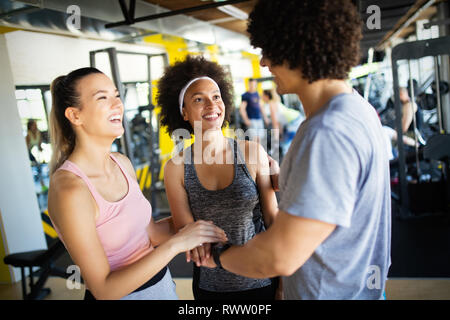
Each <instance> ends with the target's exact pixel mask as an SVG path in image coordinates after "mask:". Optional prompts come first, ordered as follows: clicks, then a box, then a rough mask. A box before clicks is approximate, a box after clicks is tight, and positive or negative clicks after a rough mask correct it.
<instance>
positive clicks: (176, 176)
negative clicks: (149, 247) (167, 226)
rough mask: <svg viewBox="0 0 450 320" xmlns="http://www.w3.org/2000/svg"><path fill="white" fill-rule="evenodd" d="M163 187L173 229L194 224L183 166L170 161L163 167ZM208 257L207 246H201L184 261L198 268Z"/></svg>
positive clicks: (189, 253)
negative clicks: (185, 185) (192, 262)
mask: <svg viewBox="0 0 450 320" xmlns="http://www.w3.org/2000/svg"><path fill="white" fill-rule="evenodd" d="M164 185H165V188H166V195H167V200H168V201H169V207H170V212H171V213H172V219H173V225H174V229H175V230H176V231H177V230H179V229H180V228H182V227H184V226H185V225H187V224H189V223H192V222H194V217H193V216H192V213H191V208H190V207H189V200H188V196H187V193H186V190H185V188H184V164H183V163H181V164H175V163H174V162H173V161H172V159H171V160H169V161H168V162H167V163H166V166H165V167H164ZM209 255H210V246H209V244H205V245H202V246H200V247H198V248H195V249H194V250H191V251H190V252H189V251H188V252H186V261H187V262H190V261H191V259H192V260H193V261H194V262H195V263H196V264H197V265H198V266H200V263H201V261H202V260H204V259H205V258H208V257H209Z"/></svg>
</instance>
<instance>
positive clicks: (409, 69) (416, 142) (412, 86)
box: [408, 59, 421, 179]
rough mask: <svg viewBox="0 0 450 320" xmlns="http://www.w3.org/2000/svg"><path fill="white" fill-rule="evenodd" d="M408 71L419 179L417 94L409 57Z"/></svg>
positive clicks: (418, 175)
mask: <svg viewBox="0 0 450 320" xmlns="http://www.w3.org/2000/svg"><path fill="white" fill-rule="evenodd" d="M408 73H409V92H410V93H409V95H410V101H411V111H412V114H413V126H414V148H415V152H416V168H417V179H419V177H420V174H421V172H420V171H421V170H420V162H419V144H418V141H417V133H416V131H417V122H416V112H415V111H414V105H415V104H416V96H415V93H414V83H413V79H412V75H411V60H409V59H408Z"/></svg>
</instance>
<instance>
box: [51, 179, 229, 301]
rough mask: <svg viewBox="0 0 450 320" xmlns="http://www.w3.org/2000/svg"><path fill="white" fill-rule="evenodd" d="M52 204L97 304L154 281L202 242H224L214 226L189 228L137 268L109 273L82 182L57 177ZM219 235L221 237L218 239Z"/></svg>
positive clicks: (135, 265) (57, 223)
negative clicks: (165, 269) (179, 257)
mask: <svg viewBox="0 0 450 320" xmlns="http://www.w3.org/2000/svg"><path fill="white" fill-rule="evenodd" d="M48 199H49V214H50V216H51V218H52V221H53V223H54V224H55V226H56V227H57V228H58V230H59V231H60V233H61V235H62V237H63V239H64V244H65V246H66V248H67V250H68V252H69V254H70V256H71V258H72V259H73V261H74V262H75V264H76V265H78V266H79V268H80V270H81V274H82V276H83V279H84V281H85V283H86V286H87V287H88V288H89V290H90V291H91V292H92V294H93V295H94V296H95V297H96V298H97V299H119V298H122V297H124V296H125V295H127V294H129V293H131V292H133V291H134V290H135V289H137V288H138V287H140V286H141V285H143V284H144V283H145V282H146V281H148V280H149V279H150V278H152V277H153V276H154V275H155V274H156V273H158V272H159V271H160V270H161V269H162V268H163V267H164V266H166V265H167V264H168V263H169V261H170V260H171V259H173V257H175V256H176V255H177V254H178V253H180V252H183V251H186V250H190V249H192V248H194V247H196V246H197V245H198V244H199V243H203V242H216V241H217V240H218V239H219V238H222V239H223V238H224V236H223V235H224V233H223V231H219V230H220V229H219V228H217V227H215V226H213V225H212V224H210V223H207V222H204V221H202V222H200V223H198V224H197V223H196V224H191V225H190V226H188V227H186V228H185V229H184V230H183V232H180V233H178V234H177V235H176V236H174V237H172V238H171V239H170V240H169V241H166V242H165V243H163V244H162V245H161V246H159V247H158V248H156V249H155V250H153V251H151V252H150V253H149V254H147V255H146V256H144V257H143V258H141V259H140V260H138V261H136V262H135V263H132V264H130V265H127V266H125V267H123V268H121V269H120V270H116V271H111V270H110V267H109V263H108V259H107V257H106V254H105V251H104V249H103V246H102V244H101V242H100V240H99V238H98V235H97V230H96V223H95V214H96V211H97V210H98V209H97V206H96V203H95V201H94V199H93V198H92V196H91V194H90V192H89V190H88V189H87V187H86V186H85V185H84V183H83V181H81V180H80V179H79V178H77V177H74V176H70V173H67V172H57V173H55V174H54V175H53V177H52V182H51V185H50V190H49V197H48ZM221 232H222V234H223V235H222V236H219V234H220V233H221ZM222 241H223V240H222Z"/></svg>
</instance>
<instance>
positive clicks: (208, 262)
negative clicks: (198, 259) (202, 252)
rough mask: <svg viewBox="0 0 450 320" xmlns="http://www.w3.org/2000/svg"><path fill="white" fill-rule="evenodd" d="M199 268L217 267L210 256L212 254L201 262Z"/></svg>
mask: <svg viewBox="0 0 450 320" xmlns="http://www.w3.org/2000/svg"><path fill="white" fill-rule="evenodd" d="M201 266H202V267H207V268H217V265H216V263H215V262H214V258H213V256H212V254H211V255H209V257H208V258H207V259H204V260H203V262H202V264H201Z"/></svg>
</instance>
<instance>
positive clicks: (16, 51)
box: [6, 31, 164, 85]
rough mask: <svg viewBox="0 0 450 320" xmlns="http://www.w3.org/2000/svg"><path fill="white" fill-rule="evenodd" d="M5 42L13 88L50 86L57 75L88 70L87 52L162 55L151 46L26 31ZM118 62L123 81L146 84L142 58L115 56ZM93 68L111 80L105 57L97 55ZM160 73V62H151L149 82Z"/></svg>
mask: <svg viewBox="0 0 450 320" xmlns="http://www.w3.org/2000/svg"><path fill="white" fill-rule="evenodd" d="M6 41H7V46H8V51H9V56H10V58H11V69H12V72H13V79H14V84H15V85H37V84H50V83H51V81H52V80H53V79H55V78H56V77H58V76H60V75H63V74H67V73H69V72H70V71H72V70H75V69H78V68H82V67H88V66H89V65H90V63H89V52H90V51H94V50H99V49H105V48H110V47H115V48H116V49H117V50H123V51H135V52H136V51H137V52H141V53H150V54H153V53H161V52H164V51H163V49H162V48H157V47H151V46H144V45H135V44H124V43H118V42H110V41H99V40H91V39H83V38H71V37H65V36H59V35H52V34H45V33H37V32H28V31H14V32H10V33H7V34H6ZM118 59H119V66H120V75H121V80H122V81H124V82H126V81H145V80H146V77H147V73H146V72H147V62H146V58H145V57H142V56H136V55H133V56H129V55H118ZM153 60H154V61H153ZM96 66H97V68H99V69H100V70H101V71H103V72H105V73H106V74H107V75H109V76H111V75H110V67H109V60H108V58H107V55H106V53H105V54H98V55H97V60H96ZM162 70H163V68H162V59H157V58H155V59H152V79H157V78H159V77H160V76H161V73H162Z"/></svg>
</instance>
